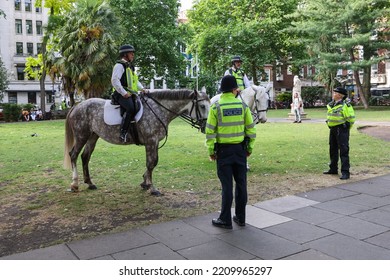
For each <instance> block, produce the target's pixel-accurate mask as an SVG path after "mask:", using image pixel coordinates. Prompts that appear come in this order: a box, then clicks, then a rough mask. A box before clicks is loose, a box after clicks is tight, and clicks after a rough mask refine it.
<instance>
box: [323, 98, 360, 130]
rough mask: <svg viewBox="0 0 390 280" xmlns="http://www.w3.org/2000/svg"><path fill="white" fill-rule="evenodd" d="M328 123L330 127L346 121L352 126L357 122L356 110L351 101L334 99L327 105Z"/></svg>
mask: <svg viewBox="0 0 390 280" xmlns="http://www.w3.org/2000/svg"><path fill="white" fill-rule="evenodd" d="M327 108H328V115H327V123H328V126H329V127H334V126H337V125H340V124H344V123H345V122H349V124H350V128H351V127H352V125H353V124H354V123H355V111H354V110H353V107H352V105H351V104H350V103H349V101H342V102H339V103H336V105H334V102H333V101H332V102H331V103H329V104H328V105H327Z"/></svg>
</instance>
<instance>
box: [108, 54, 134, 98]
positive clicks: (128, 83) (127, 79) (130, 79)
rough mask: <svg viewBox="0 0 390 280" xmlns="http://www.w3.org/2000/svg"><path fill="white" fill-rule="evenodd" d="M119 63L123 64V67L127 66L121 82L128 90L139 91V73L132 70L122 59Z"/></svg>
mask: <svg viewBox="0 0 390 280" xmlns="http://www.w3.org/2000/svg"><path fill="white" fill-rule="evenodd" d="M117 63H120V64H122V66H123V68H125V72H124V73H123V75H122V77H121V84H122V86H123V88H124V89H125V90H127V91H130V92H131V91H133V92H137V91H138V76H137V74H136V73H135V72H134V71H133V70H131V68H130V67H129V66H127V65H126V64H125V63H123V62H122V61H118V62H117ZM112 91H115V88H113V90H112Z"/></svg>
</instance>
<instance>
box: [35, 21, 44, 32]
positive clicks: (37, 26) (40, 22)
mask: <svg viewBox="0 0 390 280" xmlns="http://www.w3.org/2000/svg"><path fill="white" fill-rule="evenodd" d="M35 26H36V30H37V35H42V34H43V32H42V21H40V20H37V22H36V23H35Z"/></svg>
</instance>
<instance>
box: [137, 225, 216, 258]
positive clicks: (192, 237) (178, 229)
mask: <svg viewBox="0 0 390 280" xmlns="http://www.w3.org/2000/svg"><path fill="white" fill-rule="evenodd" d="M210 226H211V221H210ZM142 230H143V231H144V232H146V233H148V234H150V235H151V236H153V237H154V238H155V239H157V240H158V241H160V242H161V243H164V244H165V245H167V246H168V247H169V248H171V249H172V250H175V251H177V250H180V249H184V248H189V247H193V246H196V245H200V244H203V243H207V242H210V241H212V240H215V238H214V237H213V236H210V235H209V234H207V233H205V232H203V231H201V230H199V229H197V228H196V227H193V226H191V225H189V224H187V223H185V222H183V221H180V220H178V221H172V222H167V223H162V224H156V225H151V226H147V227H145V228H143V229H142Z"/></svg>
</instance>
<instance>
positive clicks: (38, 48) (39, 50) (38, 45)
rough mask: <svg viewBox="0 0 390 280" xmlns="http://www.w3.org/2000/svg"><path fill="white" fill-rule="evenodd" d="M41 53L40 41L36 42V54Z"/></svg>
mask: <svg viewBox="0 0 390 280" xmlns="http://www.w3.org/2000/svg"><path fill="white" fill-rule="evenodd" d="M40 53H42V43H37V54H40Z"/></svg>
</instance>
